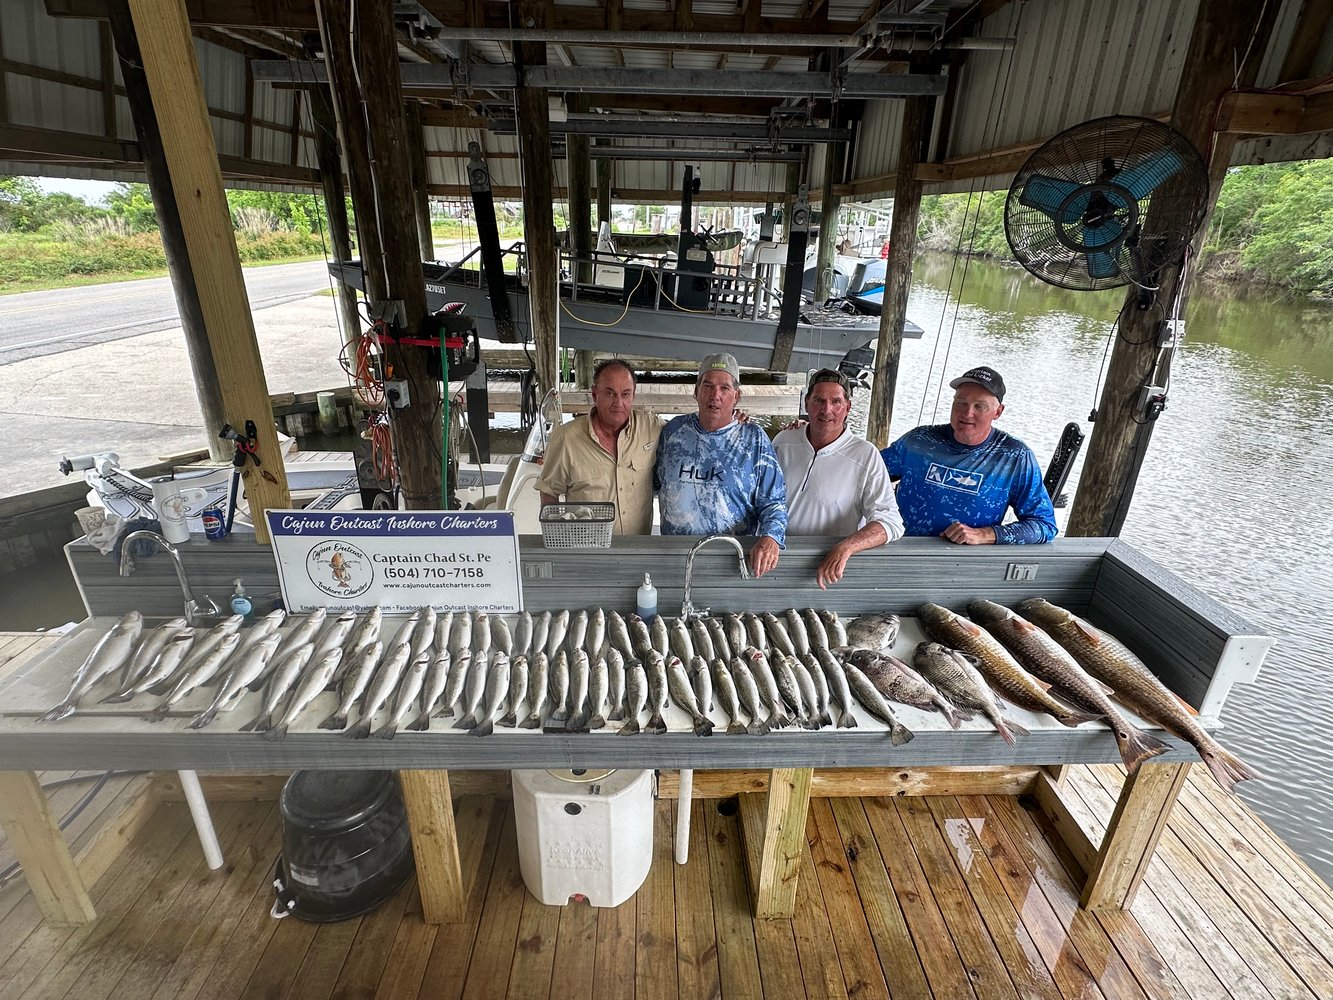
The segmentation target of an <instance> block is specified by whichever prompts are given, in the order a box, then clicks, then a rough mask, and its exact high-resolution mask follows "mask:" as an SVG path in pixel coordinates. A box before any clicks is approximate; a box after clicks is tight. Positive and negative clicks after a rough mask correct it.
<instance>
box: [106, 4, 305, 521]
mask: <svg viewBox="0 0 1333 1000" xmlns="http://www.w3.org/2000/svg"><path fill="white" fill-rule="evenodd" d="M128 3H129V10H130V15H131V17H132V18H133V20H134V25H135V30H136V34H137V35H138V38H139V51H140V55H141V56H142V59H143V68H144V73H145V75H146V76H147V78H148V84H149V87H150V90H151V92H152V96H153V109H154V111H156V113H157V120H158V126H159V128H160V129H161V132H162V135H163V137H164V140H165V141H164V143H163V146H164V152H165V154H166V159H167V164H168V168H169V170H170V173H171V182H172V187H173V188H174V190H175V194H176V209H177V214H178V215H179V217H180V223H181V230H182V231H183V233H184V235H185V242H186V247H187V251H188V254H189V258H190V265H191V268H192V270H193V272H194V278H195V286H196V288H197V289H198V293H199V306H200V309H201V311H202V313H203V317H204V325H205V329H206V330H207V332H208V340H209V345H210V347H211V348H212V354H213V359H214V361H215V363H216V365H217V379H218V385H219V387H220V390H221V393H222V400H223V407H224V410H225V413H226V416H227V421H228V422H229V423H231V424H232V426H234V427H244V426H245V422H246V420H253V421H255V424H256V426H257V427H258V430H259V440H258V449H259V451H258V453H259V455H260V457H261V458H264V459H267V460H268V461H265V463H264V465H263V467H262V474H261V470H259V469H254V468H250V467H247V468H246V469H245V471H244V473H243V477H244V480H245V493H246V496H247V497H248V498H249V501H250V513H251V515H252V517H253V519H254V522H255V537H256V540H257V541H258V542H259V543H261V544H267V543H268V540H269V538H268V525H267V523H266V521H265V520H264V518H263V517H261V516H260V514H261V512H262V511H265V510H269V509H271V508H283V507H288V506H290V505H291V495H290V493H289V492H288V490H287V482H286V478H285V476H284V474H283V471H282V463H281V462H279V461H277V460H276V457H277V456H278V454H279V449H278V439H277V433H276V431H275V430H274V427H273V422H272V421H271V420H269V419H268V414H269V402H268V385H267V382H266V380H265V377H264V366H263V361H262V359H261V358H260V356H259V345H258V342H257V341H256V339H255V328H254V321H253V318H252V316H251V314H250V307H249V299H248V297H247V296H246V291H245V281H244V279H243V278H242V275H241V262H240V257H239V256H238V255H237V251H236V236H235V232H234V230H233V227H232V224H231V214H230V212H229V211H228V209H227V200H226V196H225V194H224V193H223V189H222V173H221V170H220V168H219V166H218V153H217V146H216V144H215V143H214V141H213V131H212V126H211V125H210V123H209V119H208V108H207V105H206V104H205V102H204V94H203V83H202V81H201V80H200V77H199V66H198V63H197V62H196V59H195V51H194V41H193V39H192V38H191V37H190V20H189V15H188V14H187V13H186V10H185V3H184V0H128Z"/></svg>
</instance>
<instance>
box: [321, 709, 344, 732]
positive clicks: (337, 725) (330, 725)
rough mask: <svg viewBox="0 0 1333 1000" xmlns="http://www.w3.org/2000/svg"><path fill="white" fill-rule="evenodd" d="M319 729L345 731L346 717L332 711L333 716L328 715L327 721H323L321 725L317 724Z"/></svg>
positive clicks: (335, 710)
mask: <svg viewBox="0 0 1333 1000" xmlns="http://www.w3.org/2000/svg"><path fill="white" fill-rule="evenodd" d="M319 728H320V729H346V728H347V716H345V715H340V714H339V713H338V711H337V709H334V711H333V714H332V715H330V716H329V717H328V718H327V719H325V720H324V721H323V722H321V723H320V724H319Z"/></svg>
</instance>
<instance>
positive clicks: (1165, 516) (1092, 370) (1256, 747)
mask: <svg viewBox="0 0 1333 1000" xmlns="http://www.w3.org/2000/svg"><path fill="white" fill-rule="evenodd" d="M963 270H964V262H963V261H961V260H959V261H956V262H955V261H954V260H953V259H951V258H938V257H932V258H928V259H924V260H922V261H920V262H919V263H918V266H917V269H916V274H915V276H914V277H915V280H914V282H913V287H912V291H911V295H910V298H909V304H908V314H909V315H910V316H911V317H912V319H913V320H914V321H915V322H917V323H918V324H920V325H921V326H922V327H924V328H925V331H926V332H925V336H924V337H923V338H922V339H921V340H919V341H908V342H906V343H905V344H904V347H903V354H902V366H901V369H900V373H899V388H898V393H897V397H896V399H895V402H894V412H893V424H892V430H891V436H895V437H896V436H897V435H898V434H900V433H902V432H904V431H906V430H908V429H910V428H911V427H913V426H915V425H916V424H917V423H919V422H927V423H942V422H944V421H946V420H947V419H948V410H949V401H950V398H951V395H952V391H951V390H950V389H949V388H948V386H947V382H948V379H949V378H951V377H953V376H956V375H958V374H960V373H962V372H963V371H965V370H966V369H967V368H970V367H972V366H973V365H978V364H988V365H991V366H993V367H994V368H996V369H997V370H998V371H999V372H1000V373H1001V374H1002V375H1003V376H1004V379H1005V383H1006V386H1007V388H1008V394H1007V396H1006V406H1005V412H1004V415H1003V416H1002V417H1001V418H1000V421H999V425H998V426H1000V427H1001V428H1002V429H1004V430H1007V431H1009V432H1010V433H1012V434H1016V435H1017V436H1018V437H1020V438H1022V439H1023V440H1024V441H1026V442H1027V443H1028V444H1029V445H1031V446H1032V448H1033V450H1034V451H1035V452H1036V453H1037V457H1038V459H1039V460H1040V461H1041V463H1042V466H1043V468H1044V467H1045V465H1046V464H1047V462H1049V461H1050V458H1051V455H1052V454H1053V453H1054V451H1055V446H1056V443H1057V441H1058V440H1059V436H1060V432H1061V430H1062V429H1063V428H1064V425H1065V424H1066V423H1069V422H1070V421H1073V422H1076V423H1078V424H1079V425H1080V426H1081V427H1082V428H1083V431H1084V433H1085V434H1087V435H1088V436H1089V437H1090V436H1091V433H1092V425H1091V424H1090V423H1089V422H1088V416H1089V411H1090V410H1091V409H1092V407H1093V401H1094V390H1095V388H1096V386H1097V385H1098V377H1099V374H1100V372H1101V369H1102V365H1103V359H1104V358H1105V357H1106V349H1107V344H1108V337H1109V336H1110V333H1111V326H1112V323H1113V321H1114V319H1115V317H1116V314H1117V312H1118V311H1119V309H1120V306H1121V303H1122V302H1123V300H1124V299H1123V292H1115V291H1112V292H1100V293H1089V292H1082V293H1080V292H1070V291H1065V290H1063V289H1058V288H1055V287H1053V286H1050V285H1046V284H1044V283H1042V282H1040V281H1038V280H1037V279H1036V278H1033V277H1031V276H1029V275H1028V274H1027V273H1026V272H1025V271H1023V270H1021V269H1019V268H1009V267H1001V266H999V265H996V264H991V263H981V262H977V261H972V262H970V263H968V264H967V266H966V276H965V279H964V275H963ZM951 280H952V284H951V283H950V282H951ZM960 284H961V291H959V288H960ZM950 289H952V290H953V293H952V294H950ZM1185 319H1186V334H1185V342H1184V344H1183V346H1182V347H1181V349H1180V351H1179V353H1178V355H1177V357H1176V360H1175V363H1174V365H1173V367H1172V375H1171V384H1170V393H1169V400H1168V403H1167V408H1166V411H1165V412H1164V413H1163V414H1162V416H1161V417H1160V419H1159V420H1158V421H1157V426H1156V427H1155V428H1154V431H1153V437H1152V444H1151V446H1150V447H1149V449H1148V452H1147V455H1146V457H1145V459H1144V462H1143V468H1142V471H1141V472H1140V475H1139V481H1138V488H1137V490H1136V492H1135V494H1134V501H1133V506H1132V507H1131V508H1130V512H1129V517H1128V520H1127V521H1126V523H1125V526H1124V529H1123V531H1122V533H1121V534H1122V537H1123V538H1124V539H1125V540H1127V541H1129V542H1131V543H1133V544H1134V545H1136V546H1138V547H1140V548H1141V549H1143V550H1144V551H1146V552H1147V553H1148V554H1150V555H1151V556H1152V557H1153V558H1154V559H1156V560H1157V561H1158V562H1160V563H1162V564H1163V565H1165V566H1167V567H1169V568H1170V569H1172V570H1174V571H1175V572H1177V573H1179V574H1180V575H1181V576H1183V577H1185V578H1186V579H1187V580H1189V581H1190V582H1191V583H1193V584H1195V585H1196V586H1198V587H1199V588H1200V589H1201V590H1203V591H1204V592H1206V593H1207V594H1208V595H1209V596H1211V597H1213V598H1215V599H1216V600H1218V601H1220V602H1222V603H1223V604H1225V605H1227V606H1228V607H1230V608H1232V609H1233V610H1234V611H1236V612H1237V613H1239V614H1241V615H1243V616H1244V617H1246V618H1248V619H1250V620H1251V621H1252V622H1254V623H1255V624H1256V625H1258V626H1259V627H1260V628H1261V629H1262V630H1263V631H1264V632H1266V633H1267V634H1269V635H1272V636H1275V637H1277V643H1276V644H1275V646H1274V648H1273V650H1272V651H1271V652H1270V653H1269V656H1268V659H1267V661H1266V663H1265V665H1264V668H1263V670H1262V671H1261V673H1260V675H1259V679H1258V681H1257V682H1256V683H1254V684H1246V685H1238V686H1236V687H1234V688H1232V691H1231V695H1230V696H1229V698H1228V700H1227V704H1226V707H1225V709H1224V711H1223V715H1222V721H1223V723H1224V724H1225V729H1224V730H1223V731H1222V732H1220V733H1219V734H1218V735H1219V738H1220V739H1221V741H1222V742H1223V744H1224V745H1226V746H1228V747H1229V748H1230V749H1232V750H1234V751H1236V752H1237V753H1239V754H1240V756H1241V757H1242V758H1244V759H1245V760H1246V761H1248V762H1249V763H1250V764H1251V765H1253V766H1255V767H1257V768H1258V769H1259V770H1260V771H1262V772H1263V774H1264V778H1263V780H1261V781H1250V782H1244V783H1242V784H1241V785H1240V786H1239V788H1240V794H1241V796H1242V798H1244V799H1245V800H1246V801H1247V802H1249V803H1250V804H1251V805H1252V806H1253V807H1254V808H1255V809H1256V810H1257V811H1258V812H1259V813H1260V814H1261V815H1262V816H1263V817H1264V818H1265V820H1267V822H1268V823H1269V825H1270V826H1272V827H1273V828H1274V829H1276V830H1277V831H1278V833H1279V834H1281V836H1282V837H1283V839H1285V840H1286V841H1287V842H1288V843H1289V844H1291V845H1292V847H1294V848H1295V849H1296V850H1297V851H1299V852H1300V853H1301V854H1302V855H1303V856H1304V857H1305V858H1306V859H1307V860H1308V861H1309V863H1310V865H1311V866H1312V867H1313V868H1314V869H1315V870H1316V871H1317V872H1319V874H1320V875H1321V876H1322V877H1323V878H1324V879H1325V880H1326V881H1329V882H1333V559H1330V546H1331V544H1333V517H1331V516H1330V513H1329V510H1328V508H1329V504H1330V499H1331V498H1333V431H1331V427H1333V425H1330V424H1329V422H1328V420H1327V416H1328V414H1329V413H1330V412H1333V306H1330V305H1326V304H1321V303H1311V302H1309V301H1306V300H1303V299H1301V300H1292V299H1289V298H1284V297H1282V296H1279V295H1274V294H1271V293H1266V292H1262V293H1261V292H1253V291H1249V292H1246V291H1237V290H1235V289H1228V288H1217V287H1210V288H1205V289H1203V290H1200V291H1197V292H1196V293H1195V294H1194V296H1193V298H1192V300H1191V302H1190V305H1189V308H1188V310H1187V313H1186V317H1185ZM942 374H943V378H942V377H941V376H942ZM942 383H945V384H943V385H942ZM937 401H938V402H937ZM919 414H920V419H918V415H919ZM1085 449H1086V445H1085ZM1082 457H1083V456H1082V455H1080V456H1079V462H1078V464H1077V465H1076V466H1075V468H1074V470H1073V473H1072V474H1071V476H1070V482H1069V486H1068V488H1067V492H1068V494H1069V496H1070V497H1073V495H1074V491H1075V489H1076V488H1077V486H1078V475H1079V472H1080V470H1081V468H1082ZM1058 513H1059V516H1060V520H1061V523H1062V524H1063V521H1064V518H1065V517H1066V516H1067V514H1068V510H1067V509H1065V510H1063V511H1060V512H1058Z"/></svg>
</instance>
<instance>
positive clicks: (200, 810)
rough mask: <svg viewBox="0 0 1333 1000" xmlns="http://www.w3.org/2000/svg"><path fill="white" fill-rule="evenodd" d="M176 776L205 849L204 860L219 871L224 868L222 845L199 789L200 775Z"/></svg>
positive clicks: (188, 772) (189, 773)
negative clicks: (179, 780) (178, 777)
mask: <svg viewBox="0 0 1333 1000" xmlns="http://www.w3.org/2000/svg"><path fill="white" fill-rule="evenodd" d="M176 774H177V775H179V776H180V779H181V788H182V789H184V791H185V801H186V802H188V803H189V804H190V815H191V816H193V817H194V829H195V832H197V833H198V834H199V844H200V846H201V847H203V849H204V860H205V861H207V862H208V867H209V868H211V869H213V870H214V871H217V870H218V869H219V868H221V867H222V845H221V844H219V843H218V834H217V831H216V830H214V829H213V817H212V816H211V815H209V812H208V803H207V802H206V801H205V800H204V790H203V789H202V788H200V787H199V775H197V774H195V773H194V772H193V771H177V772H176Z"/></svg>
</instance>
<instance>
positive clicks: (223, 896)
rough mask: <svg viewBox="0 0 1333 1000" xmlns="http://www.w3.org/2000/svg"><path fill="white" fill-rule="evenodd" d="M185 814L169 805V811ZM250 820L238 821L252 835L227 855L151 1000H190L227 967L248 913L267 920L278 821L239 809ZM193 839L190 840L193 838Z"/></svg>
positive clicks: (270, 812)
mask: <svg viewBox="0 0 1333 1000" xmlns="http://www.w3.org/2000/svg"><path fill="white" fill-rule="evenodd" d="M167 808H171V809H183V807H181V806H176V805H175V804H172V803H167V804H164V805H163V809H162V810H159V814H160V813H161V812H162V811H163V810H165V809H167ZM243 813H244V814H245V816H247V817H250V819H243V820H242V828H243V830H247V831H249V832H250V833H251V837H250V839H249V842H248V843H245V841H244V837H243V835H242V836H238V843H240V844H241V847H240V849H235V848H233V849H232V850H231V851H229V852H228V857H229V858H230V861H229V864H228V865H227V867H226V869H224V871H225V872H226V877H225V879H224V880H223V884H222V888H221V890H220V891H219V892H218V894H217V897H216V898H215V899H214V901H213V904H212V905H211V906H210V907H209V908H208V910H207V911H206V912H204V913H201V914H200V915H199V917H200V919H199V921H198V923H197V925H196V927H195V929H194V933H193V934H191V935H190V939H189V940H188V941H187V942H186V943H185V947H184V948H183V949H182V951H181V953H180V957H179V958H177V960H176V961H175V963H173V965H172V966H171V971H170V972H168V973H167V974H166V976H164V977H163V979H162V981H161V984H160V985H159V986H158V987H157V989H156V990H155V991H154V992H153V1000H193V998H195V997H197V996H198V995H199V993H200V991H201V990H202V989H203V987H204V985H205V983H207V982H208V981H209V980H210V979H211V977H212V976H213V974H214V973H213V970H214V969H215V968H216V967H217V966H218V964H219V963H222V964H223V965H224V966H225V965H227V964H228V962H229V957H230V952H229V948H230V946H231V945H230V943H231V939H232V935H233V934H234V932H235V931H236V929H237V927H239V926H240V924H241V921H242V920H243V919H244V918H245V916H246V915H247V914H248V913H249V912H250V910H251V909H252V908H256V907H263V909H264V911H265V917H266V919H271V918H267V910H268V906H269V903H268V901H267V898H268V897H271V894H272V889H271V888H270V887H269V885H268V880H269V873H271V872H272V870H273V856H274V854H276V853H277V845H278V838H279V829H280V820H279V817H278V810H277V809H275V808H273V807H267V808H265V807H264V806H263V805H262V804H261V805H259V806H256V807H255V808H254V809H253V810H250V809H243ZM191 836H193V834H191Z"/></svg>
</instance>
